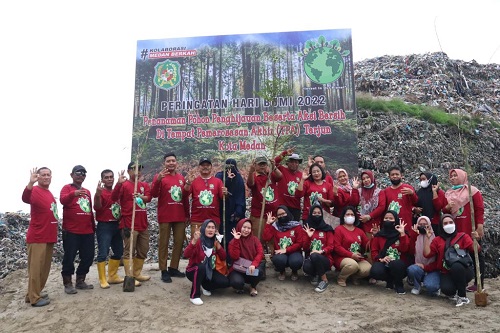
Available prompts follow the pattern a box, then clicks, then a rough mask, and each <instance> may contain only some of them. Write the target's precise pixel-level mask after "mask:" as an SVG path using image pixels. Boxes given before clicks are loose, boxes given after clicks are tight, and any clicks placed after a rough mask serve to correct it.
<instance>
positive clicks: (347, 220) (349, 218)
mask: <svg viewBox="0 0 500 333" xmlns="http://www.w3.org/2000/svg"><path fill="white" fill-rule="evenodd" d="M354 221H356V218H355V217H354V216H346V217H344V222H345V223H346V224H354Z"/></svg>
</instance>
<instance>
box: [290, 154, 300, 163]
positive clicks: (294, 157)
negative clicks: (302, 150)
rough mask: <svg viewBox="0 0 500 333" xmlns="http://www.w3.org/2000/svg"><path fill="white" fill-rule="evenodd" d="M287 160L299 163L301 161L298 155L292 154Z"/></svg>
mask: <svg viewBox="0 0 500 333" xmlns="http://www.w3.org/2000/svg"><path fill="white" fill-rule="evenodd" d="M288 160H289V161H290V160H297V161H299V163H302V159H301V158H300V156H299V154H292V155H290V156H288Z"/></svg>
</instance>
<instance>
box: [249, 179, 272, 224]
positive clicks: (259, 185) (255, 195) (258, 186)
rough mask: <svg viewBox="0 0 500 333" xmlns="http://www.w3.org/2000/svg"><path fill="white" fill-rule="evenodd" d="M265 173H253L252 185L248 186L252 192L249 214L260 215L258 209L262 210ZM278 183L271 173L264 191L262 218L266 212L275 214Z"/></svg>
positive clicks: (265, 180)
mask: <svg viewBox="0 0 500 333" xmlns="http://www.w3.org/2000/svg"><path fill="white" fill-rule="evenodd" d="M266 182H267V175H264V174H258V173H255V175H254V184H253V186H248V187H249V188H250V191H251V192H252V203H251V205H252V207H251V208H250V215H251V216H256V217H259V216H260V211H261V210H262V198H263V197H262V191H263V190H264V188H265V187H266ZM278 198H279V192H278V184H277V182H276V177H275V176H274V174H271V183H270V184H269V186H268V188H267V193H266V204H265V206H264V218H265V216H266V214H267V213H268V212H271V213H273V215H276V210H277V209H278V206H279V204H278V202H279V200H278Z"/></svg>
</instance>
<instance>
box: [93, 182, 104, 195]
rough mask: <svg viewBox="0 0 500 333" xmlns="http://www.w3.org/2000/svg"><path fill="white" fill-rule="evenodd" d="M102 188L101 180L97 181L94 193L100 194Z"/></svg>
mask: <svg viewBox="0 0 500 333" xmlns="http://www.w3.org/2000/svg"><path fill="white" fill-rule="evenodd" d="M103 188H104V184H103V182H101V181H99V182H98V183H97V188H96V189H95V193H99V194H101V193H102V189H103Z"/></svg>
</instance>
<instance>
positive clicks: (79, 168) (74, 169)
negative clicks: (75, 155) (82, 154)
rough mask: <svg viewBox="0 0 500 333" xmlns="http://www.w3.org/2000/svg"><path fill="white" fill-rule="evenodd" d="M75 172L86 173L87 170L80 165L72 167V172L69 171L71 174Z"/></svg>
mask: <svg viewBox="0 0 500 333" xmlns="http://www.w3.org/2000/svg"><path fill="white" fill-rule="evenodd" d="M77 171H83V172H85V173H87V170H85V168H84V167H83V166H81V165H75V166H74V167H73V170H72V171H71V173H75V172H77Z"/></svg>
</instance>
